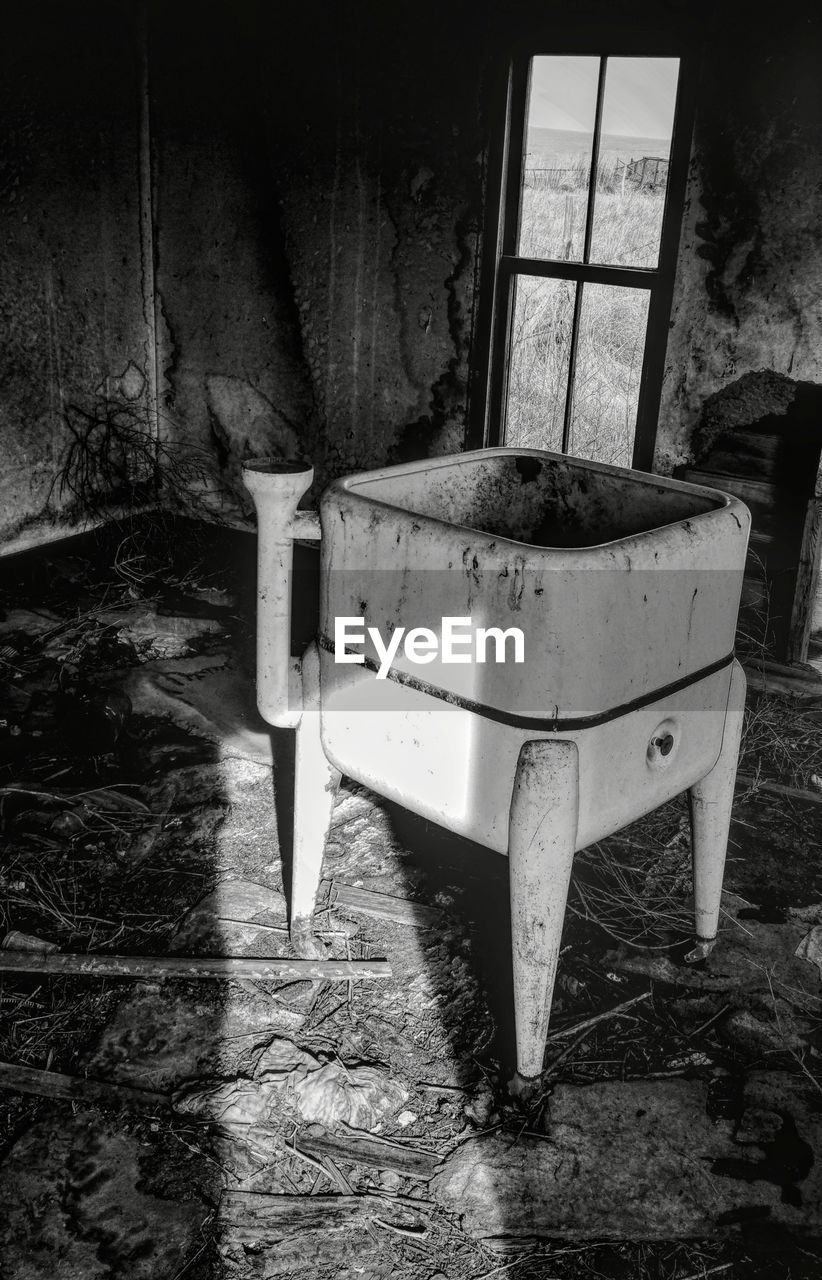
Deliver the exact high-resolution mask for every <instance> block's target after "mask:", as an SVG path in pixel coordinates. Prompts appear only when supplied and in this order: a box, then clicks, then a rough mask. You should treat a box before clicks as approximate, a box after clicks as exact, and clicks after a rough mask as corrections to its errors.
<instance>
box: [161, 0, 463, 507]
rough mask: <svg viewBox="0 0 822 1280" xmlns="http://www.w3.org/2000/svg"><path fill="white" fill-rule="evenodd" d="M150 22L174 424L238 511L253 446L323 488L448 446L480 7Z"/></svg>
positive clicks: (177, 17)
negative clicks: (302, 466)
mask: <svg viewBox="0 0 822 1280" xmlns="http://www.w3.org/2000/svg"><path fill="white" fill-rule="evenodd" d="M152 14H153V16H152V39H151V84H152V90H151V101H152V149H153V157H154V171H155V224H156V232H155V234H156V241H155V243H156V266H157V276H156V280H157V290H158V299H159V309H160V324H159V330H158V333H159V339H160V357H161V359H160V363H161V388H160V402H161V413H162V416H163V420H164V430H165V431H166V432H167V433H168V434H169V436H170V438H172V439H173V440H175V441H179V442H182V443H183V444H184V445H186V446H192V445H193V446H194V447H195V448H202V449H204V450H205V451H206V452H207V454H208V455H209V457H210V459H211V462H210V463H209V466H211V469H212V470H213V471H214V472H215V473H216V476H217V479H218V482H219V483H220V484H222V485H223V486H224V487H226V488H228V489H229V490H233V491H234V493H235V494H238V495H239V496H240V498H241V499H242V490H241V486H240V484H239V460H240V459H241V458H242V457H243V456H248V455H249V454H253V453H265V452H281V453H293V452H301V453H304V454H306V455H307V456H309V457H310V458H311V459H312V460H313V461H314V463H315V466H316V468H317V473H318V480H317V483H318V487H319V486H320V485H321V484H323V483H324V482H325V481H326V480H327V479H328V478H330V477H331V476H333V475H337V474H340V473H342V472H345V471H350V470H352V469H354V468H357V467H362V466H375V465H378V464H380V463H382V462H385V461H387V460H389V459H391V460H393V459H399V458H402V457H405V456H409V457H412V456H420V455H421V454H424V453H426V452H428V451H430V450H431V449H447V448H459V447H460V446H461V442H462V437H463V434H464V428H465V413H466V397H467V378H468V357H469V350H470V342H471V332H472V318H473V307H474V290H475V268H476V261H477V245H478V229H479V218H480V211H481V195H482V136H481V134H480V128H479V106H478V103H479V93H480V74H481V58H480V57H479V56H478V52H477V47H478V44H479V45H481V42H482V38H483V30H482V24H481V22H480V24H479V36H477V30H478V28H477V20H478V19H477V10H476V7H469V6H467V5H465V4H463V3H460V4H457V5H453V6H449V7H447V8H446V10H445V12H444V13H442V12H440V11H438V10H437V9H436V8H435V6H433V5H432V4H430V3H424V4H422V5H418V6H405V5H396V6H394V5H384V4H376V3H360V2H359V0H357V2H356V3H339V4H336V3H335V4H329V3H325V2H324V0H315V2H314V3H309V4H307V5H305V6H288V8H287V9H285V8H283V7H280V6H267V5H263V4H260V5H256V4H254V3H246V4H244V5H239V6H238V5H237V4H236V3H232V4H228V3H225V4H220V3H213V4H211V5H209V6H208V7H207V9H203V7H202V6H201V5H198V6H196V17H195V16H194V13H193V10H192V9H191V7H190V6H189V5H188V4H181V5H177V6H174V7H173V9H172V11H171V12H169V10H168V6H165V7H160V6H159V5H158V6H156V7H155V8H154V9H153V11H152ZM434 30H436V37H433V36H432V32H433V31H434ZM212 464H213V465H212Z"/></svg>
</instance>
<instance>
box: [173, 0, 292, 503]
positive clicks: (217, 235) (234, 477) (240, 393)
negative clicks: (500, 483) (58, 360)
mask: <svg viewBox="0 0 822 1280" xmlns="http://www.w3.org/2000/svg"><path fill="white" fill-rule="evenodd" d="M249 16H253V15H252V7H251V6H250V5H245V6H242V5H238V4H236V3H232V4H228V3H226V4H210V5H209V4H197V5H192V4H189V3H184V2H183V0H180V3H176V4H174V5H171V6H169V5H167V4H161V3H159V2H158V3H156V4H153V5H152V7H151V9H150V40H149V55H150V68H151V71H150V100H151V148H152V167H153V174H154V185H153V199H154V252H155V267H156V274H155V285H156V310H157V326H158V327H157V335H158V364H159V402H160V417H161V429H162V431H163V434H164V437H165V439H166V440H167V441H168V442H169V447H170V449H171V453H172V456H173V457H174V458H175V460H176V461H177V462H178V463H179V473H178V475H177V480H176V482H175V481H173V480H172V484H171V490H172V492H170V494H169V496H170V497H174V496H175V494H174V492H173V490H174V488H175V483H176V486H177V487H178V488H182V489H188V488H191V487H192V485H193V486H194V487H195V489H196V487H197V484H198V482H199V481H200V480H201V479H202V480H206V479H207V480H208V482H209V483H211V484H213V485H216V486H217V487H218V488H220V489H224V490H227V491H228V493H229V494H230V493H231V492H232V491H233V492H234V493H235V494H242V493H243V490H242V485H241V482H240V469H239V462H240V459H241V458H242V457H244V456H251V455H254V454H265V453H285V454H294V453H296V452H299V451H300V450H301V448H302V442H301V440H300V437H301V436H302V435H303V434H304V433H305V432H306V431H307V430H309V429H310V428H311V427H312V425H313V421H314V410H313V403H312V398H311V391H310V386H309V381H308V377H307V374H306V370H305V366H304V364H303V361H302V355H301V349H300V333H299V328H298V324H297V313H296V308H295V306H294V300H293V291H292V288H291V283H290V279H289V273H288V267H287V265H286V261H285V258H284V255H283V249H282V241H281V235H280V225H279V222H280V215H279V209H278V205H277V193H276V186H275V174H274V169H273V165H272V163H271V157H270V156H269V154H268V152H267V150H266V145H265V140H264V138H263V135H262V122H261V109H260V103H259V96H258V93H257V88H258V84H259V77H258V61H257V54H258V49H257V44H256V41H255V38H254V27H253V25H252V27H251V29H249V28H247V27H246V26H245V19H246V18H247V17H249ZM201 472H202V475H201V474H200V473H201ZM180 496H183V495H182V494H181V495H180ZM231 505H232V504H231V503H230V502H229V504H228V509H229V510H230V509H231Z"/></svg>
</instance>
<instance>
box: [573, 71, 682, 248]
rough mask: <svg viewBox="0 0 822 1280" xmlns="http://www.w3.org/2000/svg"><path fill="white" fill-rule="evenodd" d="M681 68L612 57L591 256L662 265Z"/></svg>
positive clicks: (598, 167) (608, 72)
mask: <svg viewBox="0 0 822 1280" xmlns="http://www.w3.org/2000/svg"><path fill="white" fill-rule="evenodd" d="M678 74H679V59H678V58H609V59H608V65H607V69H606V73H605V95H604V98H603V107H602V133H601V136H600V143H599V164H598V165H597V188H596V200H595V205H594V225H593V235H592V238H591V253H590V260H591V262H603V263H607V264H609V265H612V266H624V267H655V266H656V265H657V262H658V260H659V240H660V235H661V233H662V214H663V211H664V208H665V191H666V188H667V185H668V162H669V158H670V154H671V132H672V130H673V124H674V106H675V103H676V85H677V77H678Z"/></svg>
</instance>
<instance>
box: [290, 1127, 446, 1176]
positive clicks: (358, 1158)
mask: <svg viewBox="0 0 822 1280" xmlns="http://www.w3.org/2000/svg"><path fill="white" fill-rule="evenodd" d="M294 1141H295V1145H296V1147H297V1149H298V1150H299V1151H304V1152H305V1154H306V1155H309V1156H315V1157H321V1156H331V1158H332V1159H334V1160H353V1161H355V1162H356V1163H357V1164H364V1165H367V1166H368V1167H369V1168H372V1169H382V1170H391V1171H393V1172H395V1173H400V1174H402V1175H403V1176H404V1177H409V1178H419V1179H420V1180H421V1181H426V1182H427V1181H428V1180H429V1179H430V1178H433V1176H434V1174H435V1172H436V1169H437V1166H438V1164H439V1162H440V1161H439V1157H438V1156H435V1155H432V1154H431V1153H430V1152H429V1151H421V1150H419V1148H417V1147H410V1146H409V1147H405V1146H401V1145H400V1144H399V1143H395V1142H384V1141H380V1140H379V1139H378V1138H362V1137H359V1135H355V1134H343V1135H341V1136H337V1135H336V1134H333V1133H300V1134H297V1136H296V1138H295V1140H294Z"/></svg>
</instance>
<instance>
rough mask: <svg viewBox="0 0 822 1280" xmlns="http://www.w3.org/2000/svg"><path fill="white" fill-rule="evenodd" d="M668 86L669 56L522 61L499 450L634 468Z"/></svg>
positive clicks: (672, 63)
mask: <svg viewBox="0 0 822 1280" xmlns="http://www.w3.org/2000/svg"><path fill="white" fill-rule="evenodd" d="M678 79H679V60H678V59H676V58H672V57H665V58H662V57H611V58H600V57H572V56H568V57H548V56H546V57H535V58H532V59H531V60H530V71H529V75H528V80H527V90H526V100H525V111H524V114H523V115H522V116H521V117H520V121H521V123H520V125H519V129H517V126H516V125H515V126H514V127H513V129H512V134H511V137H510V139H509V145H510V148H511V152H512V154H513V155H514V168H513V170H512V172H513V173H514V175H515V182H516V187H515V195H516V201H515V202H514V201H512V200H510V198H509V203H508V208H507V211H506V219H507V225H504V226H503V238H502V242H503V246H505V245H508V246H510V250H509V252H507V253H506V252H505V250H504V251H503V255H502V258H501V262H500V267H501V271H500V277H499V279H500V294H499V299H498V306H501V307H502V308H503V310H504V317H505V327H504V333H503V341H502V342H501V343H500V342H499V341H498V343H497V352H496V360H497V361H498V362H502V364H503V365H504V368H503V369H502V370H501V371H500V370H498V372H497V377H498V381H499V385H500V386H501V387H502V394H501V396H500V398H499V411H500V413H501V416H502V419H503V423H504V426H503V431H502V433H501V434H502V435H503V438H504V441H505V443H506V444H510V445H516V446H520V447H535V448H549V449H555V450H559V451H564V452H568V453H573V454H575V455H577V456H580V457H585V458H592V459H596V460H598V461H601V462H607V463H613V464H616V465H621V466H630V465H631V464H632V460H633V457H634V441H635V434H636V426H637V410H638V405H639V403H640V388H641V383H642V377H643V367H644V361H645V358H646V352H647V342H646V335H647V332H648V322H649V315H650V314H651V313H650V309H649V304H650V300H651V296H652V293H653V291H654V290H655V289H656V288H657V287H658V286H659V284H660V280H661V273H660V270H659V263H660V247H661V244H662V242H663V234H664V230H665V223H666V219H670V218H671V216H672V211H671V210H670V209H669V208H668V207H667V205H668V203H669V202H668V201H667V199H666V197H667V193H668V179H669V167H670V162H671V147H672V137H673V129H674V118H675V107H676V101H677V87H678ZM513 118H516V117H515V115H514V117H513ZM592 173H593V175H594V177H593V181H592ZM678 212H679V211H675V213H676V216H677V218H678ZM512 222H513V223H514V225H513V227H512V226H511V223H512Z"/></svg>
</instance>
